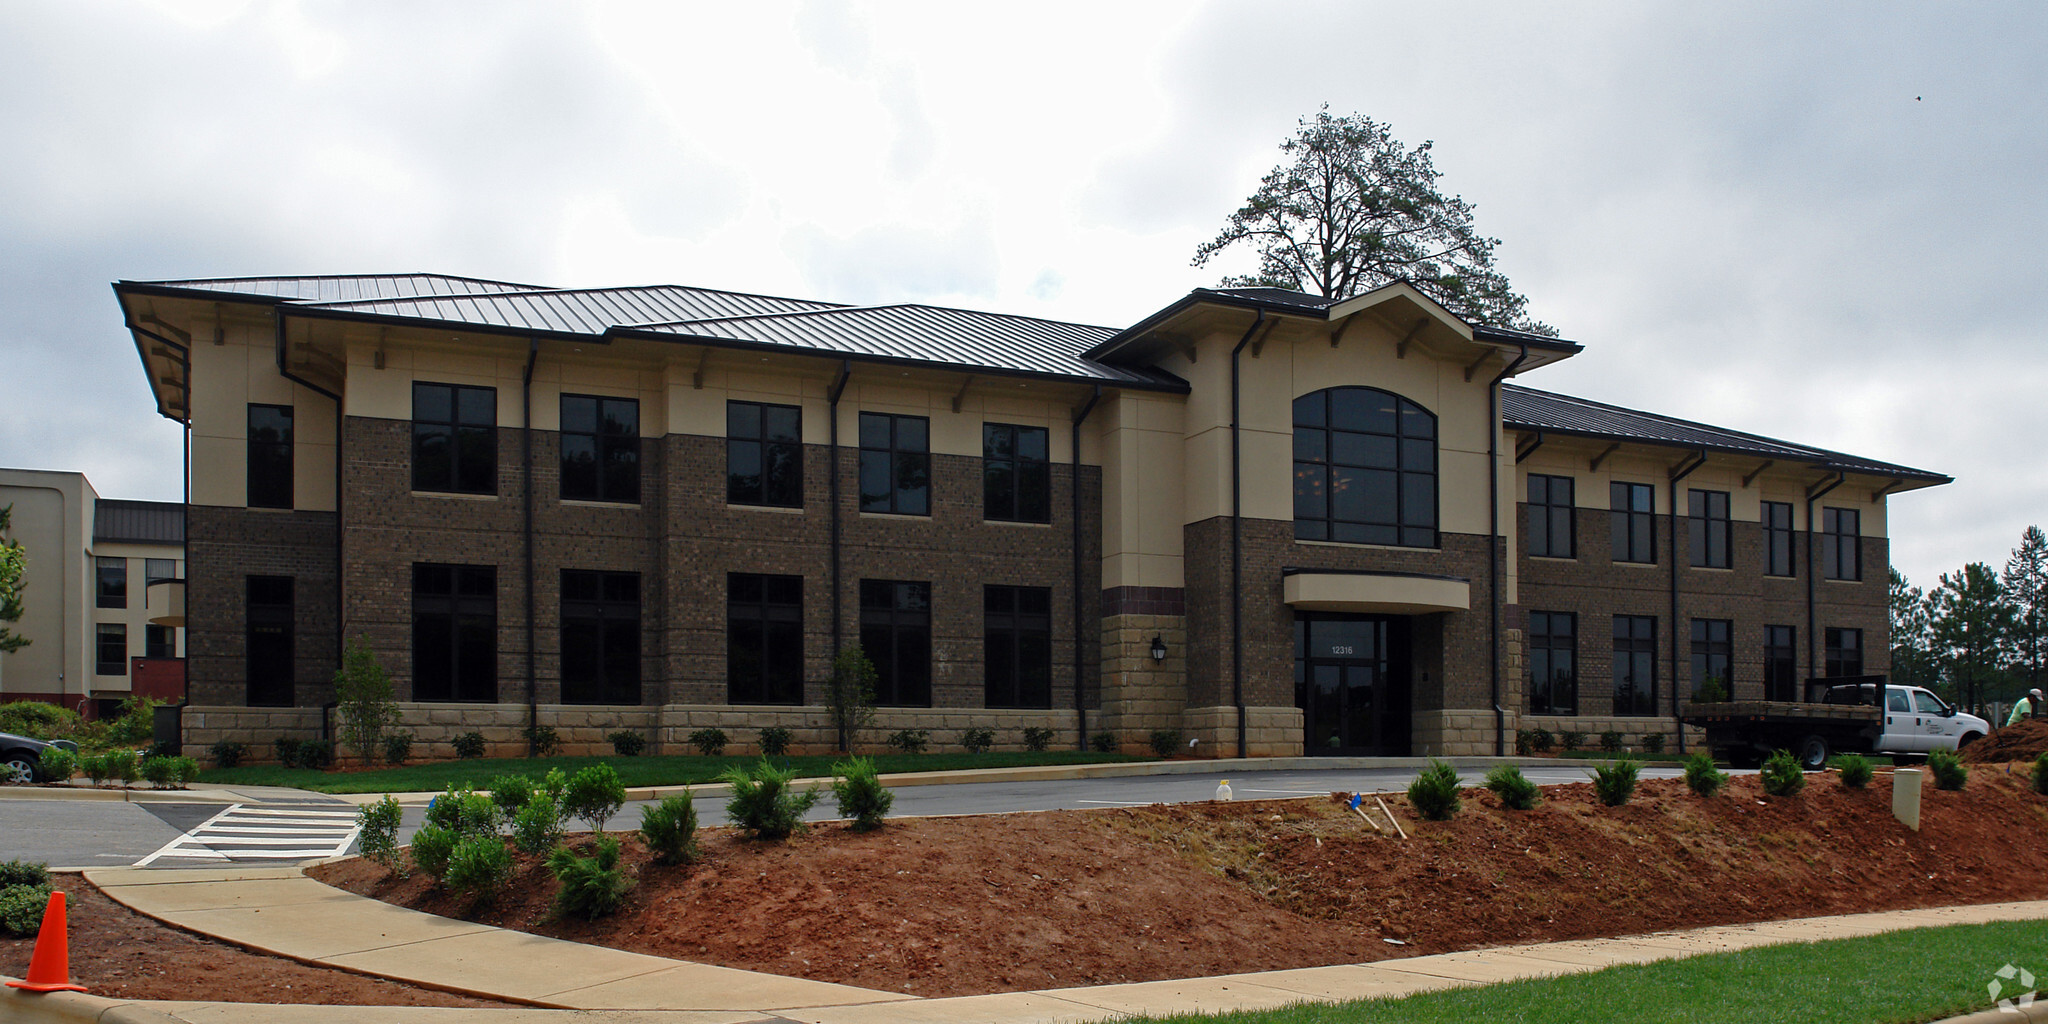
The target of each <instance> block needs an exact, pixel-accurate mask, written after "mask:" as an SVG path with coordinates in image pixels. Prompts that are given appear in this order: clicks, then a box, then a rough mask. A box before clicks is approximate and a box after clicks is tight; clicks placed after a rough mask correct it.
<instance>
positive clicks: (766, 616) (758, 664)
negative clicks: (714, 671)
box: [725, 572, 873, 704]
mask: <svg viewBox="0 0 2048 1024" xmlns="http://www.w3.org/2000/svg"><path fill="white" fill-rule="evenodd" d="M725 622H726V640H725V699H726V702H727V703H729V704H801V703H803V701H804V578H803V577H802V576H769V575H764V574H762V573H752V572H735V573H728V574H726V577H725ZM869 656H870V657H873V655H872V653H871V654H870V655H869Z"/></svg>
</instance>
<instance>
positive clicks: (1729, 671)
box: [1690, 619, 1735, 700]
mask: <svg viewBox="0 0 2048 1024" xmlns="http://www.w3.org/2000/svg"><path fill="white" fill-rule="evenodd" d="M1716 668H1718V669H1720V672H1719V676H1720V679H1721V685H1722V687H1723V689H1724V690H1725V691H1726V699H1729V700H1733V699H1734V697H1735V621H1734V620H1733V619H1694V620H1692V693H1691V695H1690V699H1692V700H1699V699H1700V692H1701V690H1703V689H1704V688H1705V687H1706V683H1707V680H1709V679H1712V678H1714V676H1715V675H1716V673H1715V669H1716Z"/></svg>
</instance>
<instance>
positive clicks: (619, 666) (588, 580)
mask: <svg viewBox="0 0 2048 1024" xmlns="http://www.w3.org/2000/svg"><path fill="white" fill-rule="evenodd" d="M562 703H564V704H638V703H640V574H639V573H637V572H594V571H589V570H583V569H564V570H562Z"/></svg>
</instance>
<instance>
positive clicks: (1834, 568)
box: [1820, 508, 1863, 583]
mask: <svg viewBox="0 0 2048 1024" xmlns="http://www.w3.org/2000/svg"><path fill="white" fill-rule="evenodd" d="M1844 527H1846V529H1845V528H1844ZM1845 541H1846V543H1844V542H1845ZM1820 566H1821V578H1822V579H1827V580H1842V581H1844V582H1850V583H1856V582H1861V581H1862V579H1863V511H1862V510H1861V509H1854V508H1822V509H1821V535H1820Z"/></svg>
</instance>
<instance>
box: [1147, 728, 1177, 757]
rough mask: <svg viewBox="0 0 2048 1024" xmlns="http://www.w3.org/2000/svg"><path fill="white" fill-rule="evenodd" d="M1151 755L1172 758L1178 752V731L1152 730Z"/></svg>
mask: <svg viewBox="0 0 2048 1024" xmlns="http://www.w3.org/2000/svg"><path fill="white" fill-rule="evenodd" d="M1151 741H1152V753H1153V755H1154V756H1156V757H1172V756H1173V755H1174V754H1175V753H1176V752H1178V751H1179V750H1180V730H1179V729H1154V730H1152V737H1151Z"/></svg>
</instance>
